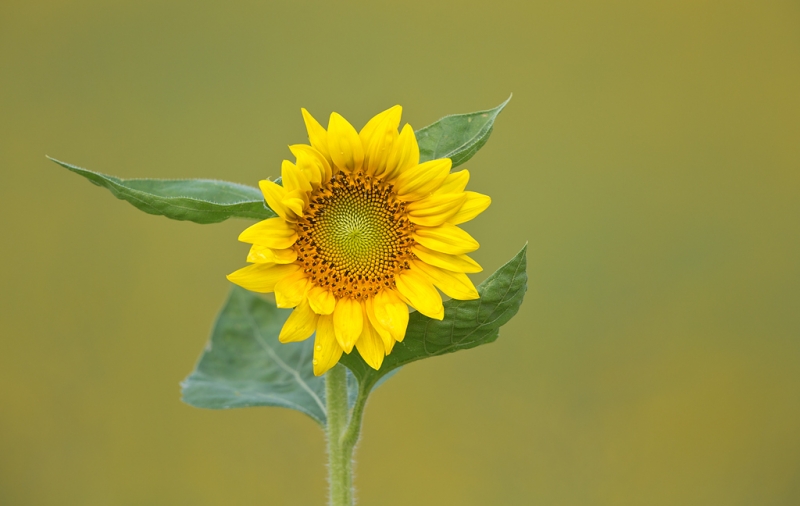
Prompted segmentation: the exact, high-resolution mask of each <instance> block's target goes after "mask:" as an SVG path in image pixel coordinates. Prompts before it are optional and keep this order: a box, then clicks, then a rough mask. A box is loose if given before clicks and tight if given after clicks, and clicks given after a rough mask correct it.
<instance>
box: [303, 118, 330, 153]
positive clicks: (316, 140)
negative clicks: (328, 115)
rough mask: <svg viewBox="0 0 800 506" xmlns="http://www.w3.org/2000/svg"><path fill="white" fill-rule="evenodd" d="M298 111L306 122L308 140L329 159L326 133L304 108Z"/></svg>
mask: <svg viewBox="0 0 800 506" xmlns="http://www.w3.org/2000/svg"><path fill="white" fill-rule="evenodd" d="M300 111H302V113H303V121H304V122H305V124H306V130H307V131H308V140H309V142H311V146H312V147H313V148H314V149H316V150H317V151H319V152H320V154H322V156H324V157H325V158H327V159H328V160H330V159H331V157H330V155H329V154H328V133H327V132H326V131H325V129H324V128H322V125H320V124H319V121H317V120H315V119H314V116H312V115H311V113H309V112H308V111H307V110H305V109H300Z"/></svg>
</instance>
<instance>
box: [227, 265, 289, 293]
mask: <svg viewBox="0 0 800 506" xmlns="http://www.w3.org/2000/svg"><path fill="white" fill-rule="evenodd" d="M298 269H300V266H298V265H297V264H286V265H277V264H252V265H248V266H247V267H242V268H241V269H239V270H238V271H235V272H232V273H230V274H228V276H227V278H228V281H230V282H231V283H235V284H237V285H239V286H241V287H242V288H247V289H248V290H251V291H253V292H259V293H269V292H271V291H273V290H274V289H275V285H276V284H277V283H278V281H280V280H281V279H283V278H285V277H286V276H288V275H290V274H293V273H294V272H296V271H297V270H298Z"/></svg>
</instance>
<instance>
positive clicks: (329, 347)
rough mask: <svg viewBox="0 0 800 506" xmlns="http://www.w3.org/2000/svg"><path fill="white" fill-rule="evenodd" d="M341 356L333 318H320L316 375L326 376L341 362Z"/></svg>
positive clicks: (315, 355)
mask: <svg viewBox="0 0 800 506" xmlns="http://www.w3.org/2000/svg"><path fill="white" fill-rule="evenodd" d="M341 356H342V347H341V346H339V343H337V342H336V336H335V335H334V332H333V316H331V315H324V316H320V317H319V321H317V337H315V338H314V360H313V364H314V375H315V376H322V375H323V374H325V373H326V372H327V371H328V369H330V368H331V367H333V366H335V365H336V364H337V362H339V359H340V358H341Z"/></svg>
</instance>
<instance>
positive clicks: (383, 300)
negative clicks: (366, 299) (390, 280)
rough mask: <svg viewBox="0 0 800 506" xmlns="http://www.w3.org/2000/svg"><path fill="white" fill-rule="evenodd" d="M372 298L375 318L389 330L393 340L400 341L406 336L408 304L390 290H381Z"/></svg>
mask: <svg viewBox="0 0 800 506" xmlns="http://www.w3.org/2000/svg"><path fill="white" fill-rule="evenodd" d="M373 299H374V300H373V301H372V311H373V315H374V316H375V320H376V321H377V322H378V324H379V325H381V326H383V327H384V328H385V329H386V330H388V331H389V334H390V335H391V336H392V338H393V339H394V340H395V341H402V340H403V338H404V337H406V327H408V305H406V303H405V302H403V301H402V300H400V298H399V297H398V296H397V294H395V292H394V291H392V290H381V291H380V292H378V295H376V296H375V297H373ZM377 326H378V325H376V327H377ZM386 353H387V354H388V353H389V352H388V351H387V352H386Z"/></svg>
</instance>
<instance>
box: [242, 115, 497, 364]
mask: <svg viewBox="0 0 800 506" xmlns="http://www.w3.org/2000/svg"><path fill="white" fill-rule="evenodd" d="M302 112H303V118H304V120H305V124H306V128H307V129H308V137H309V140H310V141H311V145H310V146H309V145H305V144H297V145H294V146H289V149H290V150H291V152H292V154H293V155H294V156H295V158H296V162H295V163H292V162H290V161H288V160H284V162H283V165H282V166H281V179H282V186H281V185H278V184H276V183H274V182H272V181H261V182H260V187H261V191H262V192H263V193H264V198H265V199H266V201H267V204H269V206H270V208H272V210H274V211H275V213H276V214H277V215H278V217H276V218H270V219H268V220H264V221H261V222H259V223H256V224H255V225H253V226H251V227H249V228H248V229H246V230H245V231H244V232H242V234H241V235H240V236H239V240H240V241H242V242H246V243H249V244H252V247H251V248H250V254H249V255H248V256H247V261H248V262H251V265H248V266H247V267H244V268H242V269H239V270H238V271H236V272H234V273H232V274H230V275H228V279H229V280H230V281H232V282H233V283H236V284H237V285H240V286H242V287H244V288H247V289H248V290H252V291H255V292H262V293H267V292H275V300H276V302H277V305H278V307H286V308H294V311H292V314H291V315H290V316H289V318H288V319H287V320H286V323H285V324H284V326H283V329H282V330H281V333H280V336H279V338H280V341H281V342H284V343H286V342H291V341H302V340H304V339H307V338H308V337H310V336H311V335H312V334H314V333H315V332H316V342H315V345H314V358H313V365H314V374H316V375H321V374H323V373H324V372H325V371H327V370H328V369H330V368H331V367H333V366H334V365H336V363H337V362H338V361H339V358H340V357H341V356H342V353H343V352H344V353H350V352H351V351H352V350H353V346H355V347H356V349H358V351H359V353H360V354H361V357H362V358H363V359H364V360H365V361H366V362H367V363H368V364H369V365H370V366H371V367H373V368H375V369H378V368H380V366H381V364H382V363H383V359H384V357H385V356H386V355H388V354H389V353H391V351H392V347H393V346H394V344H395V342H397V341H402V340H403V337H404V336H405V332H406V325H407V324H408V313H409V308H408V306H409V305H410V306H412V307H414V308H415V309H416V310H417V311H419V312H420V313H422V314H424V315H425V316H428V317H430V318H436V319H439V320H441V319H442V318H443V317H444V308H443V307H442V297H441V295H440V294H439V292H438V291H437V290H436V288H439V290H441V291H442V292H443V293H445V294H446V295H448V296H449V297H452V298H454V299H461V300H468V299H476V298H478V292H477V290H475V286H474V285H473V284H472V282H471V281H470V280H469V278H468V277H467V276H466V274H465V273H473V272H480V271H481V267H480V266H479V265H478V264H477V263H476V262H475V261H474V260H472V259H471V258H470V257H468V256H467V255H466V254H467V253H470V252H472V251H475V250H476V249H478V242H477V241H476V240H475V239H473V238H472V237H471V236H470V235H469V234H468V233H466V232H465V231H463V230H462V229H460V228H459V227H458V226H457V225H459V224H461V223H464V222H466V221H469V220H471V219H472V218H474V217H476V216H477V215H478V214H480V213H481V212H483V210H485V209H486V208H487V207H488V206H489V204H490V203H491V199H490V198H489V197H487V196H486V195H481V194H479V193H475V192H470V191H464V188H465V187H466V185H467V181H468V180H469V172H468V171H466V170H462V171H459V172H454V173H450V168H451V165H452V163H451V161H450V159H449V158H442V159H438V160H431V161H428V162H425V163H419V146H418V145H417V139H416V137H415V136H414V130H413V129H412V128H411V127H410V126H409V125H408V124H406V125H405V126H404V127H403V129H402V131H400V133H398V126H399V125H400V114H401V112H402V108H401V107H400V106H394V107H392V108H391V109H388V110H386V111H384V112H382V113H380V114H378V115H377V116H375V117H374V118H372V119H371V120H370V121H369V122H368V123H367V124H366V126H364V128H363V129H361V132H356V130H355V129H354V128H353V127H352V126H351V125H350V123H348V122H347V120H345V119H344V118H343V117H342V116H340V115H339V114H336V113H333V114H331V117H330V120H329V122H328V129H327V131H326V130H325V129H324V128H323V127H322V125H320V124H319V123H318V122H317V120H315V119H314V118H313V117H312V116H311V114H309V113H308V111H306V110H305V109H303V110H302Z"/></svg>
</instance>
